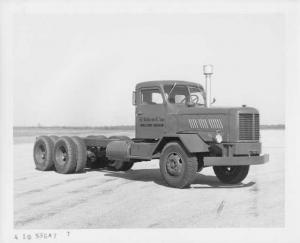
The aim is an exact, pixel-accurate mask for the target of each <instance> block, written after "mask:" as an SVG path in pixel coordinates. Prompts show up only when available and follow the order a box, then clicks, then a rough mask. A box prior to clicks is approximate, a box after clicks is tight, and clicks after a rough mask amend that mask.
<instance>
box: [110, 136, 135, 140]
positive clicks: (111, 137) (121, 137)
mask: <svg viewBox="0 0 300 243" xmlns="http://www.w3.org/2000/svg"><path fill="white" fill-rule="evenodd" d="M109 139H120V140H130V137H127V136H110V137H109Z"/></svg>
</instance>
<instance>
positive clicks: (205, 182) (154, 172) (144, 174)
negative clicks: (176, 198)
mask: <svg viewBox="0 0 300 243" xmlns="http://www.w3.org/2000/svg"><path fill="white" fill-rule="evenodd" d="M99 171H101V172H105V175H104V176H110V177H117V178H122V179H126V180H132V181H144V182H149V181H153V182H154V183H156V184H158V185H162V186H168V185H167V184H166V183H165V182H164V180H163V179H162V177H161V174H160V171H159V169H139V170H129V171H127V172H115V171H107V170H99ZM254 184H255V182H253V181H251V182H248V183H239V184H235V185H228V184H224V183H222V182H220V181H219V180H218V179H217V177H215V176H211V175H203V174H200V173H198V174H197V176H196V179H195V180H194V182H193V184H192V185H191V187H190V188H193V189H211V188H244V187H250V186H253V185H254Z"/></svg>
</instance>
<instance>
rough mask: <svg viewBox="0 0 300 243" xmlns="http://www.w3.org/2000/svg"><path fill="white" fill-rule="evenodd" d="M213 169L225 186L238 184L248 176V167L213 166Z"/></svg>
mask: <svg viewBox="0 0 300 243" xmlns="http://www.w3.org/2000/svg"><path fill="white" fill-rule="evenodd" d="M213 169H214V172H215V174H216V176H217V177H218V179H219V180H220V181H221V182H223V183H226V184H238V183H240V182H242V181H243V180H244V179H245V178H246V176H247V175H248V172H249V165H240V166H214V167H213Z"/></svg>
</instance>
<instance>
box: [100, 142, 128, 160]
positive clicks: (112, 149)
mask: <svg viewBox="0 0 300 243" xmlns="http://www.w3.org/2000/svg"><path fill="white" fill-rule="evenodd" d="M132 144H133V142H132V141H131V140H118V141H111V142H110V143H108V144H107V147H106V157H107V158H108V159H109V160H122V161H129V159H130V149H131V146H132Z"/></svg>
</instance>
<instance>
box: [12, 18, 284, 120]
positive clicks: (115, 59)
mask: <svg viewBox="0 0 300 243" xmlns="http://www.w3.org/2000/svg"><path fill="white" fill-rule="evenodd" d="M13 27H14V32H13V34H14V38H13V57H14V59H13V64H14V65H13V68H14V83H13V84H14V88H13V90H14V98H13V102H14V125H15V126H35V125H38V124H39V125H43V126H112V125H133V124H134V119H135V116H134V111H135V108H134V106H132V99H131V95H132V91H133V90H134V87H135V85H136V84H137V83H138V82H141V81H147V80H161V79H176V80H188V81H194V82H200V83H201V84H203V85H204V81H205V79H204V76H203V74H202V65H204V64H213V65H214V71H215V72H214V75H213V76H212V97H215V98H216V100H217V102H216V103H215V104H214V106H218V107H219V106H226V107H228V106H241V105H243V104H246V105H247V106H252V107H256V108H257V109H258V110H259V111H260V114H261V123H262V124H278V123H284V122H285V110H284V107H285V97H284V93H285V80H284V77H285V22H284V17H283V16H282V15H281V14H265V13H262V14H228V13H224V14H222V13H206V14H203V13H199V14H195V13H194V14H182V13H173V14H166V13H157V14H151V13H144V14H138V13H137V14H134V13H119V14H113V13H98V14H45V13H43V14H22V13H19V14H16V15H15V18H14V26H13Z"/></svg>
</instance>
